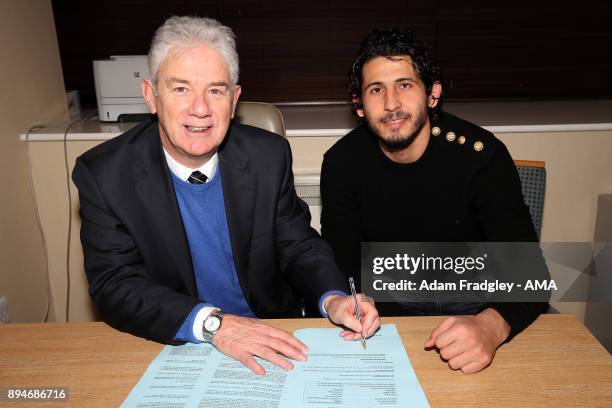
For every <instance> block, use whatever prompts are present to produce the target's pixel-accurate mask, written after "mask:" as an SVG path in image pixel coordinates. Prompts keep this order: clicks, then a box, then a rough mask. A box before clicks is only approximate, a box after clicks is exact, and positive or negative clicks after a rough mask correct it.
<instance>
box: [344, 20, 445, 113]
mask: <svg viewBox="0 0 612 408" xmlns="http://www.w3.org/2000/svg"><path fill="white" fill-rule="evenodd" d="M399 55H408V56H409V57H410V59H411V60H412V66H413V68H414V72H415V73H416V74H417V76H418V77H419V78H420V79H421V80H422V81H423V83H424V84H425V91H426V93H427V95H429V94H430V93H431V89H432V86H433V84H434V83H435V82H441V81H442V79H441V74H440V68H438V66H437V65H436V64H434V63H433V62H432V61H431V60H430V59H429V56H428V55H427V50H426V48H425V46H424V45H423V44H422V43H420V42H418V41H417V40H416V39H415V36H414V34H413V33H412V32H410V31H401V30H399V29H397V28H375V29H374V30H372V31H370V33H369V34H368V35H367V36H366V38H365V39H364V40H363V41H362V43H361V47H360V48H359V52H358V53H357V57H356V58H355V62H353V66H352V67H351V72H350V74H349V83H348V93H349V102H350V104H351V105H352V107H353V114H355V115H356V111H357V109H362V108H363V104H362V102H361V86H362V79H363V75H362V73H363V66H364V65H365V64H366V63H367V62H368V61H370V60H371V59H374V58H376V57H395V56H399ZM443 96H444V92H442V94H441V95H440V98H439V100H438V103H437V104H436V106H435V107H434V108H429V117H430V119H431V120H432V121H434V122H436V121H437V120H438V118H439V113H440V109H441V108H442V102H443V100H444V99H443Z"/></svg>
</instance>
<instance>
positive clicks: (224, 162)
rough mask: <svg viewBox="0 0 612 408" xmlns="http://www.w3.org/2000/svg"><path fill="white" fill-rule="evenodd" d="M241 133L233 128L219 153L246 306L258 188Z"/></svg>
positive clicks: (237, 265) (225, 197) (236, 259)
mask: <svg viewBox="0 0 612 408" xmlns="http://www.w3.org/2000/svg"><path fill="white" fill-rule="evenodd" d="M240 132H241V131H240V129H239V128H238V127H236V126H230V130H229V131H228V135H227V137H226V139H225V142H224V144H223V146H222V148H221V149H220V152H219V169H220V171H221V178H222V181H223V183H222V184H223V196H224V199H225V211H226V213H227V222H228V226H229V233H230V240H231V243H232V252H233V255H234V264H235V265H236V271H237V273H238V279H239V281H240V285H241V286H242V288H243V292H244V293H245V296H246V299H247V302H248V301H249V300H250V299H249V297H250V295H249V291H248V290H246V289H247V288H248V287H249V286H248V284H247V282H248V279H247V278H248V267H249V254H250V250H251V239H252V235H253V214H254V210H255V196H256V192H257V185H256V183H255V177H254V176H253V175H252V174H251V173H250V172H249V170H248V166H247V164H248V157H247V155H246V154H245V153H244V151H243V150H242V149H241V148H240V144H239V141H240V138H241V136H242V135H240Z"/></svg>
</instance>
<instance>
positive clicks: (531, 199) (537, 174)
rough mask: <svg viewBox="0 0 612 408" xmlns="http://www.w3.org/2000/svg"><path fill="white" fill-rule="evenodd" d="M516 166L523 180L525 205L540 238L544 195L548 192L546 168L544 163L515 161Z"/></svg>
mask: <svg viewBox="0 0 612 408" xmlns="http://www.w3.org/2000/svg"><path fill="white" fill-rule="evenodd" d="M514 164H515V165H516V169H517V170H518V174H519V177H520V179H521V188H522V190H523V198H524V199H525V204H527V206H528V207H529V212H530V213H531V220H532V221H533V226H534V227H535V230H536V234H538V238H540V231H541V230H542V214H543V212H544V193H545V191H546V167H544V162H541V161H530V160H515V161H514Z"/></svg>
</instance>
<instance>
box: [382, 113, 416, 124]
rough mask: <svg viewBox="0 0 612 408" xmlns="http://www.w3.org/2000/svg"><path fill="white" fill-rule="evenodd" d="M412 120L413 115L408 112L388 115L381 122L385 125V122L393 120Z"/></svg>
mask: <svg viewBox="0 0 612 408" xmlns="http://www.w3.org/2000/svg"><path fill="white" fill-rule="evenodd" d="M410 118H411V115H410V114H409V113H408V112H404V111H395V112H390V113H387V114H386V115H385V116H383V117H382V118H380V121H381V122H383V123H384V122H389V121H392V120H398V119H410Z"/></svg>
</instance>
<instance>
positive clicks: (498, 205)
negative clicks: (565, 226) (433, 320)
mask: <svg viewBox="0 0 612 408" xmlns="http://www.w3.org/2000/svg"><path fill="white" fill-rule="evenodd" d="M349 97H350V101H351V103H352V106H353V109H354V113H355V114H356V115H357V116H358V117H359V118H361V124H360V126H359V127H357V128H356V129H355V130H353V131H352V132H350V133H349V134H347V135H346V136H344V137H343V138H342V139H341V140H339V141H338V142H337V143H336V144H335V145H334V146H333V147H332V148H330V150H329V151H328V152H327V153H326V154H325V158H324V161H323V167H322V170H321V194H322V200H323V212H322V216H321V225H322V234H323V238H324V239H325V240H327V242H328V243H329V244H330V245H331V247H332V249H333V250H334V252H335V256H336V261H337V263H338V265H339V266H340V269H341V270H342V271H343V272H344V273H345V274H346V275H347V276H355V277H358V276H360V243H361V242H483V241H492V242H530V241H537V236H536V233H535V230H534V228H533V224H532V222H531V218H530V215H529V210H528V208H527V206H526V205H525V204H524V202H523V196H522V194H521V185H520V180H519V177H518V174H517V171H516V168H515V166H514V163H513V161H512V158H511V157H510V154H509V153H508V150H507V149H506V147H505V146H504V144H503V143H502V142H501V141H499V140H498V139H496V138H495V136H493V135H492V134H491V133H490V132H488V131H486V130H484V129H482V128H480V127H478V126H476V125H474V124H472V123H469V122H467V121H465V120H462V119H460V118H458V117H455V116H453V115H450V114H448V113H444V112H442V111H441V109H440V108H441V105H442V97H443V89H442V84H441V82H440V74H439V69H438V68H437V67H436V66H435V65H434V64H433V63H432V62H431V61H430V60H429V59H428V56H427V54H426V52H425V50H424V47H423V46H422V45H421V44H419V43H418V42H417V41H416V40H415V39H414V36H413V35H412V34H410V33H405V32H401V31H399V30H395V29H390V30H388V29H384V30H383V29H377V30H374V31H372V32H371V33H370V34H369V35H368V36H367V37H366V38H365V40H364V41H363V43H362V45H361V49H360V51H359V53H358V55H357V58H356V60H355V62H354V64H353V67H352V72H351V75H350V79H349ZM545 307H546V303H488V304H485V303H469V304H468V303H440V302H431V301H428V302H421V303H405V304H397V303H395V304H390V303H383V304H380V305H379V311H380V313H381V315H449V314H451V315H467V316H465V317H451V318H449V319H447V320H445V321H444V322H443V323H442V324H440V326H438V327H437V328H436V329H435V330H434V331H433V332H432V333H431V336H430V337H429V339H428V340H427V341H426V342H425V347H427V348H433V347H436V348H437V349H439V350H440V355H441V356H442V358H444V359H445V360H446V361H448V364H449V366H450V367H451V368H452V369H460V370H461V371H463V372H464V373H474V372H477V371H480V370H482V369H483V368H485V367H486V366H488V365H489V364H490V363H491V361H492V359H493V356H494V355H495V351H496V349H497V348H498V347H499V346H500V345H501V344H503V343H504V342H506V341H509V340H510V339H511V338H512V337H513V336H515V335H516V334H517V333H519V332H520V331H521V330H523V329H524V328H525V327H527V326H528V325H529V324H531V322H533V321H534V320H535V319H536V318H537V316H538V315H539V314H540V313H541V312H542V311H543V310H544V308H545Z"/></svg>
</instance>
